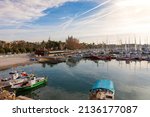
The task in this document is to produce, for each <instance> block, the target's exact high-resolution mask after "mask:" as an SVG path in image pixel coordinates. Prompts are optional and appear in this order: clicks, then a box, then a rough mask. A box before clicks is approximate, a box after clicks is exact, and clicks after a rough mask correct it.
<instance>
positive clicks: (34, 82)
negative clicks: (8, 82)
mask: <svg viewBox="0 0 150 117" xmlns="http://www.w3.org/2000/svg"><path fill="white" fill-rule="evenodd" d="M45 83H47V78H46V77H32V78H30V80H29V81H28V82H24V83H22V84H20V85H13V86H12V87H11V88H12V89H14V90H16V91H24V90H30V89H33V88H35V87H38V86H40V85H43V84H45Z"/></svg>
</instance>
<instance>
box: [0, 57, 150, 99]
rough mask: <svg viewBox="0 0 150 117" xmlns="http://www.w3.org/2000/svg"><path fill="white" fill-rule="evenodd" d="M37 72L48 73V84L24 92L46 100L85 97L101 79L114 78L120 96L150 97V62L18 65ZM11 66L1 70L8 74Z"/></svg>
mask: <svg viewBox="0 0 150 117" xmlns="http://www.w3.org/2000/svg"><path fill="white" fill-rule="evenodd" d="M15 69H16V70H24V71H26V72H27V73H34V74H36V75H37V76H48V84H47V85H45V86H41V87H39V88H37V89H34V90H32V91H28V92H23V93H22V95H26V96H28V97H31V98H34V99H43V100H70V99H73V100H80V99H83V100H86V99H88V93H89V89H90V88H91V87H92V84H93V83H94V82H95V81H96V80H98V79H111V80H112V81H113V82H114V85H115V90H116V95H115V99H118V100H135V99H136V100H138V99H141V100H145V99H150V63H148V62H146V61H143V62H130V63H126V62H125V61H121V62H119V61H115V60H113V61H109V62H105V61H90V60H81V61H79V62H66V63H59V64H55V65H52V64H40V63H37V64H32V65H26V66H19V67H17V68H15ZM11 70H12V69H8V70H5V71H0V76H3V77H7V76H8V73H9V72H10V71H11Z"/></svg>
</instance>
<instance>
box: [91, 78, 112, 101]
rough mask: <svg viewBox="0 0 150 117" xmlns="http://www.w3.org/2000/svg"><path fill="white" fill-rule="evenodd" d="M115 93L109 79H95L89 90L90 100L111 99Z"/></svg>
mask: <svg viewBox="0 0 150 117" xmlns="http://www.w3.org/2000/svg"><path fill="white" fill-rule="evenodd" d="M114 95H115V89H114V84H113V82H112V81H111V80H97V81H96V83H94V85H93V87H92V89H91V90H90V94H89V98H90V99H91V100H113V99H114Z"/></svg>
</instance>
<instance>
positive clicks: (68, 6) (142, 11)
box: [0, 0, 150, 43]
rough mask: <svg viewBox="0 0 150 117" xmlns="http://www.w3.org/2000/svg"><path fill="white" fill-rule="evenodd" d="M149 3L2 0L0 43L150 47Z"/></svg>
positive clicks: (134, 0)
mask: <svg viewBox="0 0 150 117" xmlns="http://www.w3.org/2000/svg"><path fill="white" fill-rule="evenodd" d="M149 31H150V0H0V40H5V41H13V40H26V41H33V42H34V41H42V40H48V39H49V37H50V39H51V40H56V41H59V40H60V41H65V40H66V38H67V37H68V36H69V35H72V36H74V37H76V38H78V39H79V40H80V42H87V43H92V42H95V43H102V42H107V43H120V40H122V41H123V42H124V43H125V42H133V43H134V41H135V39H136V42H137V43H138V42H139V43H140V42H142V43H150V42H149V41H150V39H149Z"/></svg>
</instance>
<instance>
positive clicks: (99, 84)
mask: <svg viewBox="0 0 150 117" xmlns="http://www.w3.org/2000/svg"><path fill="white" fill-rule="evenodd" d="M95 89H107V90H110V91H112V92H115V90H114V85H113V82H112V81H111V80H97V81H96V83H95V84H94V85H93V87H92V90H95Z"/></svg>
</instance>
